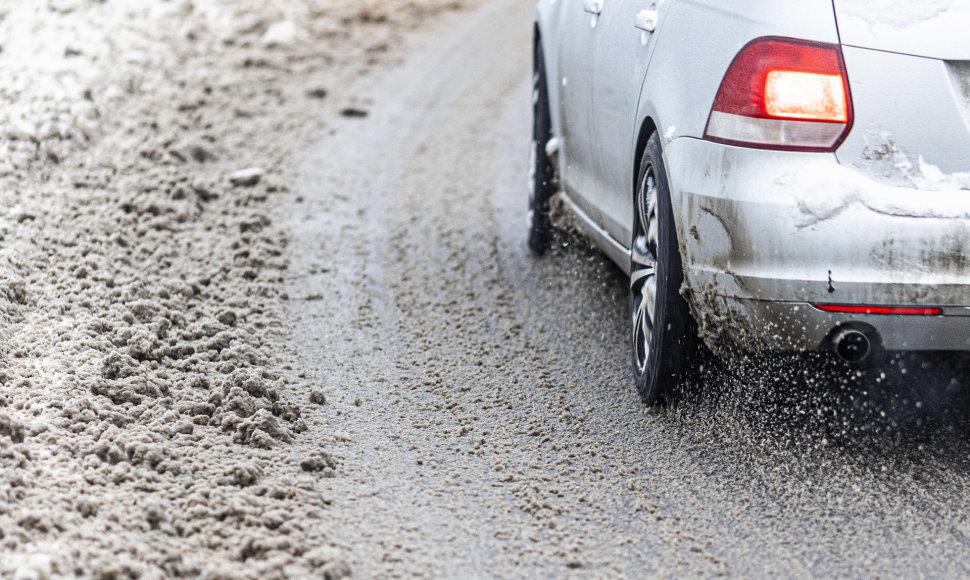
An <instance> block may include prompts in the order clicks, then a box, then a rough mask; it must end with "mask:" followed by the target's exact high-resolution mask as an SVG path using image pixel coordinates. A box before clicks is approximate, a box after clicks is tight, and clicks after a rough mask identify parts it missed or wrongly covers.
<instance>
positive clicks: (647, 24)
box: [633, 10, 658, 32]
mask: <svg viewBox="0 0 970 580" xmlns="http://www.w3.org/2000/svg"><path fill="white" fill-rule="evenodd" d="M657 18H658V14H657V11H656V10H641V11H639V12H637V15H636V17H635V18H634V19H633V25H634V26H636V27H637V28H639V29H640V30H643V31H646V32H653V31H654V30H656V29H657Z"/></svg>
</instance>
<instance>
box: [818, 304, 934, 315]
mask: <svg viewBox="0 0 970 580" xmlns="http://www.w3.org/2000/svg"><path fill="white" fill-rule="evenodd" d="M815 308H818V309H819V310H823V311H825V312H838V313H840V314H885V315H901V316H941V315H942V314H943V309H942V308H938V307H924V306H866V305H864V304H816V305H815Z"/></svg>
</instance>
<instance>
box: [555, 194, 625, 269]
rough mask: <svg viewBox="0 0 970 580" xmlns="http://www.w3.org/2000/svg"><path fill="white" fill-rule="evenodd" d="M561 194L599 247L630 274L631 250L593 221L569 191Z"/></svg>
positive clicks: (567, 205)
mask: <svg viewBox="0 0 970 580" xmlns="http://www.w3.org/2000/svg"><path fill="white" fill-rule="evenodd" d="M559 195H561V196H562V199H563V201H564V202H566V207H568V208H569V211H571V212H573V214H574V215H575V216H576V217H577V218H579V221H580V223H582V224H583V228H584V229H585V230H586V232H587V233H588V234H589V235H590V237H591V238H593V242H594V243H595V244H596V245H597V246H598V247H599V249H600V250H602V251H603V253H604V254H606V255H607V256H609V258H610V259H611V260H613V261H614V262H616V265H617V266H619V267H620V269H622V270H623V271H624V272H626V273H627V275H629V274H630V250H629V249H628V248H627V247H626V246H624V245H623V244H621V243H620V242H618V241H616V239H614V238H613V236H611V235H610V234H609V232H607V231H606V230H604V229H603V228H601V227H600V226H599V224H597V223H596V222H595V221H593V218H591V217H589V215H587V214H586V212H584V211H583V210H582V208H580V207H579V205H577V204H576V202H575V201H573V199H572V198H571V197H569V195H568V194H567V193H565V192H561V193H560V194H559Z"/></svg>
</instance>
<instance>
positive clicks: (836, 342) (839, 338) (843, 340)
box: [832, 328, 872, 364]
mask: <svg viewBox="0 0 970 580" xmlns="http://www.w3.org/2000/svg"><path fill="white" fill-rule="evenodd" d="M832 346H833V348H834V350H835V354H836V355H838V357H839V358H840V359H842V360H843V361H845V362H847V363H852V364H855V363H860V362H862V361H864V360H866V359H867V358H868V357H869V355H870V354H871V353H872V342H871V341H870V340H869V337H868V336H866V334H865V333H864V332H861V331H859V330H856V329H854V328H847V329H844V330H840V331H839V332H838V334H836V335H835V338H833V340H832Z"/></svg>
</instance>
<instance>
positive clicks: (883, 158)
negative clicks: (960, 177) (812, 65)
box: [838, 46, 970, 188]
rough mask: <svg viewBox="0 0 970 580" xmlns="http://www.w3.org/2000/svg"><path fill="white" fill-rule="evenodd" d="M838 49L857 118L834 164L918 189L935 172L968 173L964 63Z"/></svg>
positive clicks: (968, 91)
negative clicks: (846, 71)
mask: <svg viewBox="0 0 970 580" xmlns="http://www.w3.org/2000/svg"><path fill="white" fill-rule="evenodd" d="M842 53H843V56H844V58H845V63H846V68H847V69H848V71H849V86H850V89H851V92H852V102H853V108H854V110H855V123H854V126H853V129H852V132H851V133H850V134H849V136H848V137H847V138H846V140H845V142H843V144H842V145H841V147H839V150H838V157H839V161H841V162H842V163H844V164H845V165H849V166H852V167H855V168H857V169H859V170H860V171H862V172H864V173H866V174H867V175H869V176H870V177H871V178H872V179H875V180H877V181H880V182H882V183H887V184H891V185H898V186H910V187H917V188H919V187H922V188H932V187H933V186H932V185H931V184H930V183H929V182H930V181H932V179H933V177H934V176H936V175H937V174H938V173H943V174H951V175H952V174H959V173H967V172H970V113H968V112H970V67H968V66H967V63H953V62H947V61H943V60H938V59H932V58H925V57H919V56H910V55H905V54H897V53H892V52H884V51H878V50H869V49H863V48H855V47H851V46H846V47H843V49H842ZM967 177H968V179H967V180H966V181H967V183H970V175H968V176H967Z"/></svg>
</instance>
